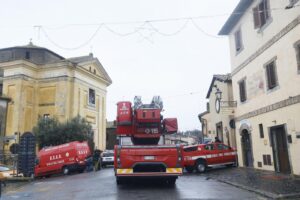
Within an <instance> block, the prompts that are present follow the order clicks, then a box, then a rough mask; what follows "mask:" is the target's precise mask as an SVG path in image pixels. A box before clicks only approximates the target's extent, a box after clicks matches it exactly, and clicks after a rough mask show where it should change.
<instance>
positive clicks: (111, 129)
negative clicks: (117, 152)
mask: <svg viewBox="0 0 300 200" xmlns="http://www.w3.org/2000/svg"><path fill="white" fill-rule="evenodd" d="M116 124H117V122H116V121H109V122H106V149H108V150H112V149H114V146H115V145H117V144H118V143H119V141H118V139H117V125H116Z"/></svg>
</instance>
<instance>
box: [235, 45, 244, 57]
mask: <svg viewBox="0 0 300 200" xmlns="http://www.w3.org/2000/svg"><path fill="white" fill-rule="evenodd" d="M243 50H244V46H242V47H241V48H240V49H239V50H235V56H238V55H239V54H240V53H241V52H242V51H243Z"/></svg>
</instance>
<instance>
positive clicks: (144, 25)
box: [34, 5, 300, 50]
mask: <svg viewBox="0 0 300 200" xmlns="http://www.w3.org/2000/svg"><path fill="white" fill-rule="evenodd" d="M299 6H300V5H294V7H299ZM280 10H285V8H272V9H268V11H269V12H273V11H280ZM260 12H264V11H263V10H261V11H260ZM245 13H246V14H253V11H248V12H233V13H230V14H217V15H207V16H197V17H181V18H166V19H153V20H145V21H124V22H103V23H89V24H65V25H61V26H58V27H49V26H43V25H39V26H36V25H35V26H34V28H36V27H38V28H39V30H38V31H42V33H43V34H44V35H45V37H46V38H47V39H48V40H49V42H51V43H52V44H53V45H54V46H56V47H58V48H60V49H63V50H76V49H79V48H82V47H84V46H86V45H88V44H89V43H90V42H91V41H92V40H93V39H94V38H95V37H96V36H97V34H98V32H99V31H100V30H101V29H103V28H104V29H105V30H106V31H109V32H110V33H113V34H115V35H117V36H120V37H127V36H131V35H134V34H139V35H140V36H141V37H142V38H143V39H145V40H148V41H149V42H151V43H152V40H151V39H150V37H152V36H153V35H154V33H157V34H159V35H161V36H165V37H170V36H176V35H178V34H180V33H181V32H182V31H184V30H185V29H186V28H187V27H188V25H190V24H191V25H193V26H194V27H195V28H196V30H198V31H199V32H201V33H202V34H203V35H204V36H206V37H210V38H214V39H220V38H224V37H223V36H218V35H214V34H210V33H208V32H207V31H205V30H204V29H203V28H202V27H201V26H200V25H198V23H196V20H199V19H206V18H216V17H224V16H229V15H241V14H245ZM176 21H178V22H179V21H183V25H181V26H180V27H179V28H178V29H177V30H175V31H173V32H171V33H170V32H169V33H166V32H163V31H161V30H160V29H159V28H157V26H155V25H154V24H155V23H156V24H157V23H160V22H176ZM116 25H135V27H134V28H133V31H130V32H126V33H122V32H119V31H116V30H115V29H113V28H112V26H116ZM71 26H97V29H96V30H95V32H94V33H93V34H92V35H91V36H90V38H88V39H87V40H86V41H85V42H83V43H82V44H80V45H77V46H76V47H64V46H62V45H60V44H58V43H57V42H55V41H54V40H53V39H52V37H50V35H49V34H48V32H47V31H46V30H47V29H48V30H59V29H64V28H67V27H71ZM145 31H148V32H149V33H148V34H147V36H145V33H142V32H145Z"/></svg>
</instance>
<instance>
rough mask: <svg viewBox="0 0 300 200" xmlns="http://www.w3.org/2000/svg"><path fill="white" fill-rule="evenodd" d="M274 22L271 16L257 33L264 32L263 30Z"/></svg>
mask: <svg viewBox="0 0 300 200" xmlns="http://www.w3.org/2000/svg"><path fill="white" fill-rule="evenodd" d="M272 22H273V18H272V17H270V18H269V19H268V20H267V21H266V23H265V24H264V25H263V26H262V27H260V28H259V29H258V30H257V33H263V31H264V30H265V29H266V28H267V27H268V26H269V25H270V24H271V23H272Z"/></svg>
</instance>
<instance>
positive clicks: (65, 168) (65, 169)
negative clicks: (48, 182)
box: [62, 166, 70, 175]
mask: <svg viewBox="0 0 300 200" xmlns="http://www.w3.org/2000/svg"><path fill="white" fill-rule="evenodd" d="M62 172H63V174H64V175H68V174H69V172H70V170H69V168H68V167H67V166H64V167H63V170H62Z"/></svg>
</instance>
